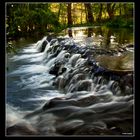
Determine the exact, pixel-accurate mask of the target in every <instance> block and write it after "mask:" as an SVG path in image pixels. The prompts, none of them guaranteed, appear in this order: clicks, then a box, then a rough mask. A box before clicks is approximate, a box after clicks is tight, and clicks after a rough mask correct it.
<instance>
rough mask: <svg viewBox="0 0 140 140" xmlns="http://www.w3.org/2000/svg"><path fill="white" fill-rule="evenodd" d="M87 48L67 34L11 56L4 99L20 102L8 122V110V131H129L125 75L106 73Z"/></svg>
mask: <svg viewBox="0 0 140 140" xmlns="http://www.w3.org/2000/svg"><path fill="white" fill-rule="evenodd" d="M89 51H90V48H82V47H81V48H80V46H79V45H77V44H76V43H75V42H74V40H73V39H72V38H70V39H68V38H51V37H47V36H45V37H44V38H43V39H41V40H40V41H38V42H37V43H36V44H34V45H33V46H32V47H28V48H24V49H23V52H24V53H26V54H24V53H23V54H20V55H17V56H14V57H13V58H11V60H12V61H14V63H15V69H14V70H13V71H11V72H10V73H9V74H8V76H9V77H8V78H9V79H8V80H9V85H8V94H7V98H8V99H7V100H8V101H7V102H8V103H9V102H11V104H13V105H14V106H16V105H19V108H18V109H17V110H19V109H20V108H21V112H22V113H21V112H20V118H19V120H18V121H17V122H16V121H15V120H16V117H17V116H16V113H17V112H16V111H14V114H13V115H14V116H16V117H15V118H13V120H12V121H10V119H11V118H12V117H13V116H12V117H11V116H10V114H9V113H10V112H12V111H11V110H10V111H9V109H8V110H7V114H6V115H7V120H6V121H7V122H8V123H7V126H6V127H7V133H8V135H47V136H52V135H53V136H55V135H121V134H122V133H131V134H132V133H133V131H132V130H133V121H132V120H133V104H134V99H133V94H132V90H133V87H132V85H131V84H130V83H131V77H130V75H128V74H125V75H123V76H120V75H117V74H115V73H112V72H111V71H109V72H108V71H107V70H106V69H104V68H103V67H101V66H100V64H99V63H98V62H96V61H95V59H94V53H93V54H92V53H89V54H88V53H87V52H89ZM93 51H94V50H92V52H93ZM96 53H97V54H98V52H96ZM25 62H26V63H25ZM33 62H34V63H33ZM19 64H20V65H19ZM127 76H128V77H130V80H129V81H128V82H129V83H127V81H126V77H127ZM114 77H115V78H114ZM116 77H117V78H116ZM12 78H15V81H14V82H13V81H12V80H13V79H12ZM124 81H125V82H124ZM122 83H124V85H123V84H122ZM15 85H16V87H14V88H15V89H13V87H12V86H15ZM11 98H13V100H11ZM22 107H23V108H22ZM8 108H9V107H8ZM17 114H18V113H17ZM24 122H25V125H24ZM126 123H128V127H127V126H126ZM24 129H27V131H25V130H24Z"/></svg>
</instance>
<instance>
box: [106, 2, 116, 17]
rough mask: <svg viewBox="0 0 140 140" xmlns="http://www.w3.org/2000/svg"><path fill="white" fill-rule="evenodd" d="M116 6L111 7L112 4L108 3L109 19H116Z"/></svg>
mask: <svg viewBox="0 0 140 140" xmlns="http://www.w3.org/2000/svg"><path fill="white" fill-rule="evenodd" d="M115 5H116V4H115V3H114V4H113V5H111V3H107V13H108V15H109V19H112V18H113V17H114V8H115Z"/></svg>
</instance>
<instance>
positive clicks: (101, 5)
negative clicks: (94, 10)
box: [97, 3, 103, 21]
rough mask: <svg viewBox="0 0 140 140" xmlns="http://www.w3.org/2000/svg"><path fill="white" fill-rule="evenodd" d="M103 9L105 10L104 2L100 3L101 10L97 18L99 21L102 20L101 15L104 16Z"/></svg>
mask: <svg viewBox="0 0 140 140" xmlns="http://www.w3.org/2000/svg"><path fill="white" fill-rule="evenodd" d="M102 10H103V4H102V3H101V4H100V11H99V15H98V18H97V20H98V21H101V17H102Z"/></svg>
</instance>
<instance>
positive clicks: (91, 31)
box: [87, 28, 93, 37]
mask: <svg viewBox="0 0 140 140" xmlns="http://www.w3.org/2000/svg"><path fill="white" fill-rule="evenodd" d="M92 35H93V28H88V34H87V37H91V36H92Z"/></svg>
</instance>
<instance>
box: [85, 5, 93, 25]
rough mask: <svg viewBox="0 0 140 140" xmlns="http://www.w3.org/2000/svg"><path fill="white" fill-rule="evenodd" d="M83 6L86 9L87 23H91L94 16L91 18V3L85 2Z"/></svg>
mask: <svg viewBox="0 0 140 140" xmlns="http://www.w3.org/2000/svg"><path fill="white" fill-rule="evenodd" d="M85 8H86V11H87V23H91V24H92V23H93V22H94V18H93V14H92V8H91V4H89V3H88V4H86V3H85Z"/></svg>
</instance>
